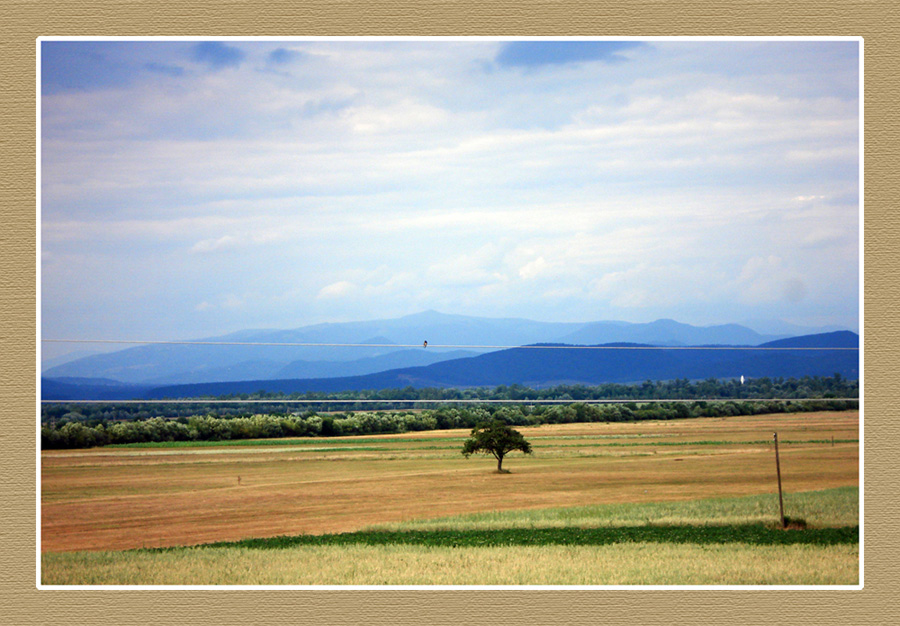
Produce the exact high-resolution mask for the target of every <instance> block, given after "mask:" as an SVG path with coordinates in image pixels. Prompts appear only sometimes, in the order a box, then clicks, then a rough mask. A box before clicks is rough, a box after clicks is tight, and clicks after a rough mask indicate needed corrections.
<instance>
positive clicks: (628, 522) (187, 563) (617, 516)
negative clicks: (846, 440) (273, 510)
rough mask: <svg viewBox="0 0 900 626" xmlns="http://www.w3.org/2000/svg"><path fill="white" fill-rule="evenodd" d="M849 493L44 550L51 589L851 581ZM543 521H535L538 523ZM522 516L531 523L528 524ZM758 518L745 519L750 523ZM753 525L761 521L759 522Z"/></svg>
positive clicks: (853, 546) (855, 501) (855, 495)
mask: <svg viewBox="0 0 900 626" xmlns="http://www.w3.org/2000/svg"><path fill="white" fill-rule="evenodd" d="M858 505H859V491H858V489H856V488H853V487H843V488H839V489H831V490H826V491H816V492H804V493H799V494H790V495H788V496H787V498H786V506H787V507H788V510H790V511H791V513H792V514H793V515H794V516H795V517H801V518H803V519H805V520H807V521H808V522H809V528H807V530H804V531H791V530H788V531H784V530H780V529H777V528H776V527H775V526H774V525H773V524H772V522H771V517H772V515H771V509H772V498H771V496H745V497H740V498H725V499H715V500H700V501H687V502H669V503H662V504H660V503H645V504H614V505H594V506H585V507H573V508H564V509H543V510H540V511H507V512H492V513H488V514H473V515H468V516H455V517H453V518H448V519H443V520H433V521H429V522H425V523H417V522H414V521H413V522H408V523H406V524H392V525H390V527H391V530H382V529H379V528H375V529H372V530H369V531H362V532H356V533H344V534H337V535H299V536H293V537H275V538H271V539H251V540H245V541H241V542H234V543H225V544H212V545H205V546H197V547H188V548H162V549H146V550H130V551H121V552H59V553H45V554H44V555H43V558H42V580H43V582H44V584H51V585H69V584H82V585H109V584H115V585H196V584H207V585H336V584H339V585H721V584H730V585H773V584H778V585H799V584H803V585H835V584H841V585H853V584H856V583H858V582H859V533H858V527H857V526H855V524H856V522H857V520H858V519H859V506H858ZM535 513H539V515H534V514H535ZM529 520H530V523H528V521H529ZM754 522H755V523H754ZM760 522H761V523H760Z"/></svg>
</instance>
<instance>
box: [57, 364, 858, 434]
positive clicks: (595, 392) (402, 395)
mask: <svg viewBox="0 0 900 626" xmlns="http://www.w3.org/2000/svg"><path fill="white" fill-rule="evenodd" d="M858 397H859V382H858V381H857V380H849V379H846V378H843V377H842V376H841V375H840V374H835V375H834V376H827V377H817V376H813V377H811V376H805V377H803V378H799V379H796V378H787V379H784V378H755V379H750V380H746V381H745V382H744V384H741V383H740V381H739V380H717V379H714V378H710V379H708V380H704V381H689V380H687V379H676V380H669V381H646V382H644V383H641V384H636V385H622V384H615V383H607V384H603V385H596V386H588V385H556V386H553V387H548V388H545V389H532V388H530V387H525V386H522V385H515V384H514V385H500V386H498V387H483V388H474V389H439V388H434V387H428V388H423V389H416V388H413V387H405V388H402V389H380V390H368V391H348V392H340V393H319V392H309V393H302V394H301V393H292V394H283V393H274V392H268V391H265V390H260V391H258V392H256V393H252V394H229V395H223V396H216V397H215V398H205V399H206V400H209V403H203V402H200V403H196V402H194V403H191V404H186V403H183V402H178V401H177V400H173V401H171V402H163V403H146V404H144V403H136V404H116V403H114V402H110V403H103V404H76V403H69V404H66V403H52V404H44V405H42V408H41V421H42V422H43V423H49V424H56V423H59V422H63V423H64V422H65V421H81V422H89V423H93V424H97V423H100V422H112V421H122V420H146V419H150V418H152V417H165V418H189V417H192V416H194V415H213V416H216V417H250V416H251V415H253V414H258V413H262V414H267V415H287V414H293V413H296V412H298V411H305V410H314V409H317V408H321V405H317V404H314V403H310V404H306V405H304V404H303V403H302V402H299V401H302V400H311V401H318V400H329V401H341V402H339V403H336V404H331V405H330V407H331V410H336V411H366V410H369V409H371V408H372V407H371V405H370V404H368V403H361V402H357V400H366V401H378V402H379V404H378V408H379V409H381V410H401V409H406V408H409V405H408V404H400V403H394V404H392V402H393V401H396V400H404V401H410V400H422V401H428V402H434V401H445V402H449V403H452V401H453V400H465V401H475V400H540V401H544V402H546V401H559V402H561V403H566V402H577V401H588V400H636V401H637V400H659V399H680V400H714V399H719V400H753V399H760V398H781V399H791V400H795V399H796V400H800V399H811V398H815V399H819V398H821V399H830V398H858ZM201 399H202V398H201ZM229 400H231V401H234V400H254V401H257V402H258V401H263V402H262V403H257V404H254V405H253V407H252V410H248V408H247V405H239V404H233V405H227V404H226V405H223V404H218V403H217V401H229ZM280 400H289V401H291V404H289V405H288V404H284V403H279V401H280ZM269 401H270V402H269ZM414 406H415V405H414ZM427 406H428V405H425V404H423V405H422V406H421V407H420V408H425V407H427Z"/></svg>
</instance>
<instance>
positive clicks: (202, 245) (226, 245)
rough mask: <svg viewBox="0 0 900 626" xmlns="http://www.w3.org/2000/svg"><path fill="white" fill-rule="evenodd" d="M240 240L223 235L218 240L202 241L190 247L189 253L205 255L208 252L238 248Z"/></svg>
mask: <svg viewBox="0 0 900 626" xmlns="http://www.w3.org/2000/svg"><path fill="white" fill-rule="evenodd" d="M239 244H240V240H239V239H238V238H237V237H232V236H231V235H225V236H223V237H219V238H218V239H203V240H202V241H198V242H197V243H195V244H194V245H193V246H191V252H194V253H198V254H206V253H209V252H218V251H221V250H229V249H233V248H236V247H238V245H239Z"/></svg>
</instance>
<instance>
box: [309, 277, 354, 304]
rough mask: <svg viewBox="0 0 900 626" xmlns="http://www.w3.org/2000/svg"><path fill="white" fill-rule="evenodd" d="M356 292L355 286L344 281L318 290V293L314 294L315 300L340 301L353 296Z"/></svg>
mask: <svg viewBox="0 0 900 626" xmlns="http://www.w3.org/2000/svg"><path fill="white" fill-rule="evenodd" d="M358 291H359V287H358V286H356V285H355V284H353V283H351V282H349V281H346V280H341V281H338V282H336V283H331V284H330V285H326V286H324V287H322V288H321V289H320V290H319V293H318V294H316V298H317V299H319V300H324V299H340V298H346V297H348V296H352V295H355V294H356V293H358Z"/></svg>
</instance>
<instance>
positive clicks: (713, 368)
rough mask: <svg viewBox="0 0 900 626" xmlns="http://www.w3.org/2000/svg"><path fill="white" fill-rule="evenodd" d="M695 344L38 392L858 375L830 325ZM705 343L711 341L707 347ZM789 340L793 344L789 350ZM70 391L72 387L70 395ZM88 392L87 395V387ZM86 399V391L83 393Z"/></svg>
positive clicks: (167, 394) (59, 395) (552, 348)
mask: <svg viewBox="0 0 900 626" xmlns="http://www.w3.org/2000/svg"><path fill="white" fill-rule="evenodd" d="M694 347H696V348H703V349H659V350H654V349H647V348H652V346H648V345H647V344H635V343H613V344H604V345H603V346H600V348H605V349H584V348H578V349H573V348H575V347H574V346H569V345H565V344H538V345H535V346H522V347H517V348H511V349H505V350H498V351H495V352H489V353H486V354H480V355H477V356H471V357H465V358H457V359H451V360H447V361H441V362H438V363H434V364H431V365H427V366H420V367H407V368H398V369H391V370H387V371H383V372H378V373H373V374H366V375H361V376H345V377H334V378H306V379H271V380H243V381H232V382H210V383H198V384H187V385H170V386H160V387H152V388H151V387H148V386H140V385H137V386H136V385H123V384H121V383H116V382H115V381H109V380H102V379H88V380H85V379H81V380H79V379H51V380H44V381H43V383H42V387H43V389H42V397H43V398H44V399H72V400H74V399H80V398H83V396H81V395H79V394H87V396H88V398H91V399H98V400H99V399H127V398H134V399H139V398H145V399H160V398H189V397H196V396H219V395H225V394H239V393H254V392H257V391H260V390H265V391H270V392H284V393H295V392H300V393H303V392H307V391H317V392H338V391H354V390H363V389H390V388H403V387H408V386H410V387H416V388H421V387H444V388H446V387H493V386H497V385H511V384H521V385H524V386H528V387H535V388H540V387H548V386H552V385H558V384H585V385H597V384H602V383H607V382H614V383H635V382H641V381H644V380H671V379H676V378H684V379H689V380H701V379H707V378H739V377H740V376H746V377H748V378H760V377H764V376H766V377H772V378H775V377H784V378H791V377H794V378H800V377H803V376H831V375H833V374H835V373H839V374H841V376H843V377H845V378H849V379H857V378H859V353H858V351H857V350H809V348H858V347H859V336H858V335H856V334H855V333H852V332H850V331H838V332H833V333H824V334H817V335H808V336H802V337H794V338H789V339H781V340H777V341H773V342H767V343H764V344H762V345H761V346H756V347H758V348H778V350H747V349H741V348H742V347H746V346H721V345H716V346H713V345H706V346H694ZM709 348H713V349H709ZM791 348H795V349H794V350H792V349H791ZM73 394H74V395H73ZM90 394H95V395H90ZM83 399H87V398H83Z"/></svg>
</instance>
